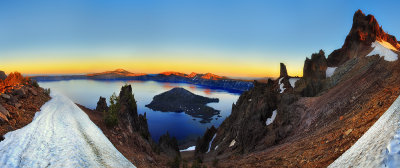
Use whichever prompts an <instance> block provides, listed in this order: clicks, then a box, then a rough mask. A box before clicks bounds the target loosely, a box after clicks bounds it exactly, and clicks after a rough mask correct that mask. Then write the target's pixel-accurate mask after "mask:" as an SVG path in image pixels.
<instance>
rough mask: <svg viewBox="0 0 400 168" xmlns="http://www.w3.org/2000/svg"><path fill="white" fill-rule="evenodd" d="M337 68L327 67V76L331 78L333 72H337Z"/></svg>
mask: <svg viewBox="0 0 400 168" xmlns="http://www.w3.org/2000/svg"><path fill="white" fill-rule="evenodd" d="M336 68H337V67H328V68H326V77H327V78H330V77H331V76H332V75H333V73H334V72H335V70H336Z"/></svg>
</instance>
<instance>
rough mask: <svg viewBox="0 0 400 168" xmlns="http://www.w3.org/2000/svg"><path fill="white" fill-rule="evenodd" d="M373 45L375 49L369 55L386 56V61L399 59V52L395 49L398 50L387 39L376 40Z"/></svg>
mask: <svg viewBox="0 0 400 168" xmlns="http://www.w3.org/2000/svg"><path fill="white" fill-rule="evenodd" d="M371 47H372V48H374V49H373V50H372V51H371V52H370V53H369V54H368V55H367V56H373V55H379V56H381V57H384V59H385V60H386V61H396V60H397V54H396V53H395V52H393V51H398V50H397V49H396V48H395V47H393V46H392V45H391V44H390V43H388V42H386V41H375V42H373V43H372V44H371ZM392 50H393V51H392Z"/></svg>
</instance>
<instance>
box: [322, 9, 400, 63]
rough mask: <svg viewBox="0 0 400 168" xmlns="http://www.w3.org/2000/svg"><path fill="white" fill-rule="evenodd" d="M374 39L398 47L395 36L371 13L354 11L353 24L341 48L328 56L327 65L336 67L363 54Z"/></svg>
mask: <svg viewBox="0 0 400 168" xmlns="http://www.w3.org/2000/svg"><path fill="white" fill-rule="evenodd" d="M376 40H382V41H386V42H388V43H390V44H391V45H393V46H394V47H395V48H397V49H399V48H400V45H399V43H398V41H397V40H396V37H394V36H393V35H390V34H388V33H386V32H385V31H384V30H383V29H382V26H380V25H379V24H378V21H377V20H376V19H375V17H374V16H373V15H367V16H366V15H365V14H364V13H363V12H362V11H361V10H358V11H357V12H355V13H354V16H353V26H352V27H351V29H350V32H349V34H348V35H347V37H346V40H345V41H344V44H343V46H342V48H340V49H337V50H335V51H333V52H332V53H331V54H329V56H328V59H327V61H328V66H330V67H336V66H339V65H341V64H343V63H344V62H346V61H348V60H349V59H351V58H355V57H360V56H364V55H365V53H364V52H363V51H364V50H366V49H368V48H369V47H370V46H371V43H372V42H374V41H376Z"/></svg>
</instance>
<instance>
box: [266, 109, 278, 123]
mask: <svg viewBox="0 0 400 168" xmlns="http://www.w3.org/2000/svg"><path fill="white" fill-rule="evenodd" d="M276 114H277V111H276V110H274V111H273V112H272V116H271V118H267V121H265V124H266V125H270V124H272V123H273V122H274V120H275V118H276Z"/></svg>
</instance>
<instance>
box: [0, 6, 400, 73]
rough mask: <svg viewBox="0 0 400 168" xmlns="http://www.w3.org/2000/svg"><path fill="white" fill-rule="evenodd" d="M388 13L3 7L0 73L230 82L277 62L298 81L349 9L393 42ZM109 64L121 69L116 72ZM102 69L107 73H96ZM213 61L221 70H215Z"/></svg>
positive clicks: (347, 21)
mask: <svg viewBox="0 0 400 168" xmlns="http://www.w3.org/2000/svg"><path fill="white" fill-rule="evenodd" d="M398 6H400V5H399V3H398V2H396V1H392V2H390V1H385V2H378V1H361V0H359V1H344V0H343V1H251V0H250V1H235V0H229V1H228V0H218V1H216V0H201V1H187V0H185V1H184V0H182V1H165V0H164V1H163V0H160V1H152V0H149V1H128V0H127V1H124V0H114V1H105V0H88V1H83V0H70V1H63V0H61V1H28V0H26V1H23V0H18V1H15V0H3V1H1V2H0V25H1V26H0V59H1V60H2V61H0V68H2V69H6V70H8V71H14V70H18V71H22V72H23V73H63V72H65V73H70V72H71V73H76V72H75V71H69V70H68V69H67V68H68V66H64V68H63V69H57V67H58V66H51V67H49V68H47V69H40V68H38V69H37V70H33V69H32V66H28V65H26V64H32V63H40V62H43V61H44V60H45V61H46V63H48V64H54V65H58V64H63V62H65V61H67V62H69V64H73V63H74V62H78V63H79V62H80V60H82V59H84V60H86V62H85V61H83V62H85V63H81V64H79V66H87V68H82V69H78V70H80V71H85V72H86V71H87V72H89V71H102V70H109V69H110V68H125V69H128V70H130V71H134V72H139V71H146V72H147V73H153V72H156V71H164V70H165V71H168V70H179V71H184V72H186V73H189V72H191V71H200V72H207V71H208V69H210V70H213V71H216V72H214V73H217V74H222V75H231V76H274V75H276V74H277V72H278V71H279V62H284V63H286V64H287V67H288V70H289V74H293V75H298V74H297V73H299V72H300V71H301V70H302V67H303V63H304V59H305V57H308V56H310V55H311V54H312V53H313V52H317V51H318V50H319V49H324V50H325V51H326V53H330V52H331V51H333V50H334V49H337V48H340V47H341V45H342V44H343V42H344V39H345V37H346V35H347V33H348V32H349V30H350V28H351V24H352V17H353V14H354V12H355V11H356V10H357V9H361V10H363V12H364V13H366V14H373V15H375V17H376V18H377V19H378V22H379V23H380V24H381V25H382V26H383V29H384V30H385V31H387V32H389V33H390V34H392V35H395V36H397V37H399V36H400V22H398V17H399V12H398V9H397V8H398ZM21 60H23V61H21ZM27 60H29V61H27ZM88 60H92V61H96V60H100V61H102V62H103V63H102V64H93V63H90V61H88ZM115 60H120V61H123V62H125V64H123V63H121V64H120V65H121V67H119V66H118V65H119V63H118V61H115ZM107 62H112V65H110V66H104V68H103V69H102V68H101V66H102V65H105V64H106V63H107ZM126 62H130V63H126ZM139 62H140V63H141V64H138V63H139ZM152 62H157V64H156V65H157V66H155V65H152ZM180 62H181V63H180ZM196 62H199V64H200V63H202V64H204V66H203V68H202V67H201V66H196V67H195V68H193V70H192V69H190V67H191V66H184V65H186V64H196ZM207 62H214V63H209V64H208V63H207ZM215 62H218V63H220V64H223V67H225V68H220V69H218V68H216V66H217V64H216V63H215ZM135 63H137V64H135ZM163 63H165V64H172V65H171V66H167V65H163ZM143 64H148V67H149V68H146V66H144V65H143ZM159 65H161V66H159ZM135 67H137V68H135ZM193 67H194V66H193ZM235 67H238V70H235ZM74 68H76V67H71V69H74ZM246 69H248V72H246ZM239 70H240V71H243V72H242V73H241V72H239ZM42 71H43V72H42ZM44 71H46V72H44ZM232 72H233V73H232ZM82 73H84V72H82Z"/></svg>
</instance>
